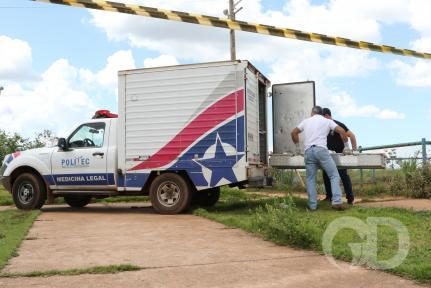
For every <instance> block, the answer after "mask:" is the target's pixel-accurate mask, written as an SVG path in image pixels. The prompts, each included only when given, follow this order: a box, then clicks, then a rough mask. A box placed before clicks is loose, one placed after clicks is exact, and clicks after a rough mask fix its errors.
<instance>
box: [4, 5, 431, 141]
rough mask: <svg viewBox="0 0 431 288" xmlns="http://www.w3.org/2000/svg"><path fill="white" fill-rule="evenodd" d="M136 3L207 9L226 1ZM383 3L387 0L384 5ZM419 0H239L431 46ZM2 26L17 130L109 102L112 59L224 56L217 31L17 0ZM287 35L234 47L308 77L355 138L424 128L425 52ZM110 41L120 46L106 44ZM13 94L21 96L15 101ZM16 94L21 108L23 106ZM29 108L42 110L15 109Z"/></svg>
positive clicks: (360, 34)
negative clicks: (392, 51) (364, 48)
mask: <svg viewBox="0 0 431 288" xmlns="http://www.w3.org/2000/svg"><path fill="white" fill-rule="evenodd" d="M135 2H136V1H135ZM137 2H139V3H142V4H143V5H148V6H152V5H157V4H156V2H157V3H160V5H161V6H162V7H164V8H172V9H176V10H187V11H193V12H198V13H199V12H200V13H203V14H212V15H216V16H221V11H222V10H223V9H222V8H223V7H224V6H225V2H226V3H227V1H224V0H222V1H214V0H212V1H209V0H208V1H197V0H193V1H178V2H177V1H175V2H174V1H171V2H170V1H152V0H149V1H146V0H141V1H137ZM179 2H184V3H186V4H184V3H182V4H181V3H179ZM343 2H344V3H343ZM357 2H362V3H357ZM383 2H387V4H388V5H389V4H390V3H392V5H391V9H389V10H388V9H387V7H388V6H386V7H385V6H384V5H383V4H384V3H383ZM426 2H431V1H422V0H416V1H415V0H412V1H408V0H406V1H403V0H399V1H394V2H391V1H386V0H382V3H383V4H382V5H380V4H379V5H377V4H376V5H371V4H370V3H374V2H371V1H368V0H366V1H353V0H352V1H350V0H344V1H343V0H338V1H336V0H332V1H323V0H319V1H311V0H309V1H307V0H290V1H287V0H286V1H281V0H280V1H259V0H243V3H242V4H243V6H244V7H245V9H244V12H241V13H240V15H239V18H242V19H245V20H249V21H254V22H260V23H268V24H273V25H278V26H282V27H290V28H296V29H305V30H308V31H316V32H320V33H326V34H330V35H335V36H338V35H339V36H344V37H349V38H352V39H355V40H367V41H374V42H378V43H384V44H388V45H393V46H399V47H403V48H410V49H412V48H416V49H419V50H423V51H424V52H426V51H428V52H431V27H430V26H428V24H427V23H426V21H424V20H422V19H427V18H426V17H427V16H426V15H424V14H426V13H425V12H422V11H421V10H425V11H427V9H425V8H424V7H423V6H420V5H422V4H423V3H426ZM340 3H341V4H340ZM370 5H371V6H372V7H373V8H370ZM426 5H429V3H426ZM393 6H395V7H393ZM418 7H422V8H421V9H420V8H418ZM180 8H182V9H180ZM430 8H431V7H430ZM353 10H354V11H353ZM406 11H408V12H406ZM428 11H429V10H428ZM346 15H348V18H343V17H346ZM350 20H351V21H350ZM269 22H271V23H269ZM428 22H429V21H428ZM0 37H3V38H0V39H2V40H3V42H1V41H0V45H2V46H3V49H4V50H1V49H2V47H1V46H0V51H3V53H2V54H3V57H4V58H2V56H1V55H0V86H4V87H5V90H4V91H3V92H2V94H1V96H0V112H1V114H3V115H0V129H6V130H8V131H11V132H14V131H16V132H19V133H23V134H24V135H27V136H32V135H33V134H34V133H35V132H37V131H41V130H43V129H44V128H50V129H52V130H54V131H56V132H57V133H64V131H66V129H67V127H68V126H70V125H71V124H72V123H73V122H76V121H79V120H82V119H85V117H88V116H89V115H90V113H91V111H92V110H93V109H96V108H104V107H107V108H109V109H112V110H114V111H115V110H116V100H115V95H116V92H115V83H114V82H113V81H114V80H113V79H115V73H114V72H115V70H116V68H118V69H122V68H123V69H124V68H129V67H127V66H126V67H124V65H127V64H129V65H132V66H135V67H144V66H149V65H165V64H175V63H181V64H186V63H194V62H204V61H219V60H225V59H226V58H227V57H228V42H227V40H228V36H227V31H223V30H219V29H214V28H206V27H191V25H189V24H179V23H175V22H172V23H171V22H168V21H161V20H152V19H146V18H143V17H136V16H118V15H112V14H111V13H103V12H102V13H94V12H90V11H88V10H85V9H77V8H70V7H63V6H57V5H47V4H39V3H33V2H30V1H26V0H2V1H1V3H0ZM297 42H298V41H296V42H295V41H293V40H287V39H270V37H267V36H260V35H245V33H240V35H239V36H238V55H239V57H240V58H242V59H249V60H251V62H252V63H254V64H255V66H257V67H258V68H259V69H260V70H261V71H263V72H264V73H265V74H266V75H267V76H269V77H270V79H271V80H272V81H273V82H274V83H277V82H290V81H301V80H315V81H316V83H317V99H318V103H320V104H323V105H325V106H326V105H329V106H330V108H333V111H334V114H335V115H334V116H335V118H336V119H338V120H340V121H343V122H344V123H345V124H346V125H347V126H348V127H349V128H351V130H352V131H353V132H355V134H357V137H358V140H359V144H360V145H363V146H370V145H379V144H390V143H398V142H410V141H419V140H420V139H421V138H423V137H425V138H428V139H431V133H430V129H429V128H428V126H429V125H428V122H429V121H430V120H431V118H430V117H431V98H430V95H431V61H430V60H428V61H426V60H415V59H409V58H404V57H398V56H393V55H381V54H377V53H368V52H361V51H355V50H351V49H346V48H338V47H326V46H323V45H320V44H313V43H300V42H298V43H297ZM23 43H27V46H28V47H27V46H26V45H24V44H23ZM15 44H16V46H14V45H15ZM8 45H10V47H9V46H8ZM8 47H9V48H8ZM25 47H27V48H25ZM18 48H19V49H18ZM21 48H22V49H21ZM29 49H30V50H29ZM193 49H197V50H196V51H194V50H193ZM4 51H6V52H4ZM25 51H27V52H25ZM29 51H30V52H29ZM119 51H123V52H124V53H120V54H116V53H118V52H119ZM126 52H127V53H126ZM19 53H23V55H24V56H21V55H20V54H19ZM29 53H30V56H29V55H28V54H29ZM113 55H116V56H114V57H112V58H111V62H110V61H109V60H108V58H109V57H111V56H113ZM121 57H126V58H127V60H124V61H123V59H124V58H121ZM10 59H15V60H13V61H17V62H19V63H17V64H14V62H13V61H12V60H10ZM23 59H27V60H26V61H24V60H23ZM60 59H62V61H59V60H60ZM20 61H21V62H22V63H21V62H20ZM4 63H9V64H4ZM109 63H111V65H109ZM8 65H9V66H8ZM2 66H3V67H2ZM11 66H13V67H12V68H11ZM16 67H19V69H18V68H16ZM15 68H16V69H15ZM130 68H133V67H130ZM11 69H12V70H13V69H15V70H13V72H14V73H15V74H14V73H11V72H10V71H11ZM49 71H51V72H50V73H48V72H49ZM12 74H14V76H10V75H12ZM43 75H44V76H43ZM56 89H57V90H56ZM56 93H57V94H58V95H56ZM47 95H49V96H47ZM38 99H40V101H38ZM16 101H19V102H21V103H20V106H19V107H17V106H16V105H15V104H14V103H15V102H16ZM25 102H27V103H31V104H30V105H29V106H31V107H26V108H24V107H23V105H26V103H25ZM59 102H65V103H59ZM82 102H85V103H82ZM67 103H71V104H70V105H71V107H72V108H70V109H69V108H68V107H69V106H68V105H66V104H67ZM49 107H51V108H49ZM34 110H36V111H34ZM31 111H34V112H33V113H38V111H41V114H43V115H44V116H43V115H42V116H43V117H42V116H40V115H39V116H37V117H36V115H35V116H34V117H33V118H37V119H33V118H32V117H31V116H25V117H24V116H23V115H22V112H24V113H31ZM67 114H70V116H66V115H67Z"/></svg>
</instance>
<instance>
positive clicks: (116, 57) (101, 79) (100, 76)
mask: <svg viewBox="0 0 431 288" xmlns="http://www.w3.org/2000/svg"><path fill="white" fill-rule="evenodd" d="M134 68H136V66H135V59H134V58H133V54H132V51H131V50H127V51H118V52H116V53H114V54H113V55H111V56H109V57H108V60H107V64H106V67H105V68H104V69H103V70H101V71H99V72H97V74H96V75H95V76H96V80H97V82H98V83H100V84H101V85H103V86H107V87H110V88H113V89H117V83H118V71H120V70H125V69H134ZM87 76H88V75H87Z"/></svg>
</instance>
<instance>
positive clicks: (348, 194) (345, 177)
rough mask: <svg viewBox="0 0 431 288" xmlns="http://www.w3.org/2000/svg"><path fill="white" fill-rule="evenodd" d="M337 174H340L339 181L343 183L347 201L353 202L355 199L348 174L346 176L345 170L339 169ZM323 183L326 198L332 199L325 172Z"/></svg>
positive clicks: (329, 183)
mask: <svg viewBox="0 0 431 288" xmlns="http://www.w3.org/2000/svg"><path fill="white" fill-rule="evenodd" d="M338 174H340V178H341V181H342V182H343V186H344V192H345V193H346V198H347V200H348V201H353V200H354V199H355V197H354V196H353V191H352V181H351V180H350V177H349V174H347V169H339V170H338ZM323 182H324V184H325V190H326V197H327V198H329V199H332V190H331V181H330V180H329V177H328V175H327V174H326V173H325V171H323Z"/></svg>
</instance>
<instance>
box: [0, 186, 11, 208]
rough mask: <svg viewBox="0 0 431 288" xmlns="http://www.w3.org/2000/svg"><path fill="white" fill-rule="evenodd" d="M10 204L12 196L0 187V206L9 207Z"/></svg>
mask: <svg viewBox="0 0 431 288" xmlns="http://www.w3.org/2000/svg"><path fill="white" fill-rule="evenodd" d="M12 204H13V200H12V195H11V194H10V193H9V192H8V191H6V190H5V189H4V188H3V186H1V185H0V206H9V205H12Z"/></svg>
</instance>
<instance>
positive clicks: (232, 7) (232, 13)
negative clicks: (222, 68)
mask: <svg viewBox="0 0 431 288" xmlns="http://www.w3.org/2000/svg"><path fill="white" fill-rule="evenodd" d="M241 1H242V0H239V1H238V2H236V3H235V2H234V0H229V9H226V10H224V11H223V13H224V15H226V16H227V17H228V18H229V19H230V20H235V18H236V14H237V13H238V12H239V11H241V10H242V8H243V7H240V8H238V9H237V6H238V5H239V3H241ZM230 59H231V60H232V61H234V60H236V40H235V30H232V29H231V30H230Z"/></svg>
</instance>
